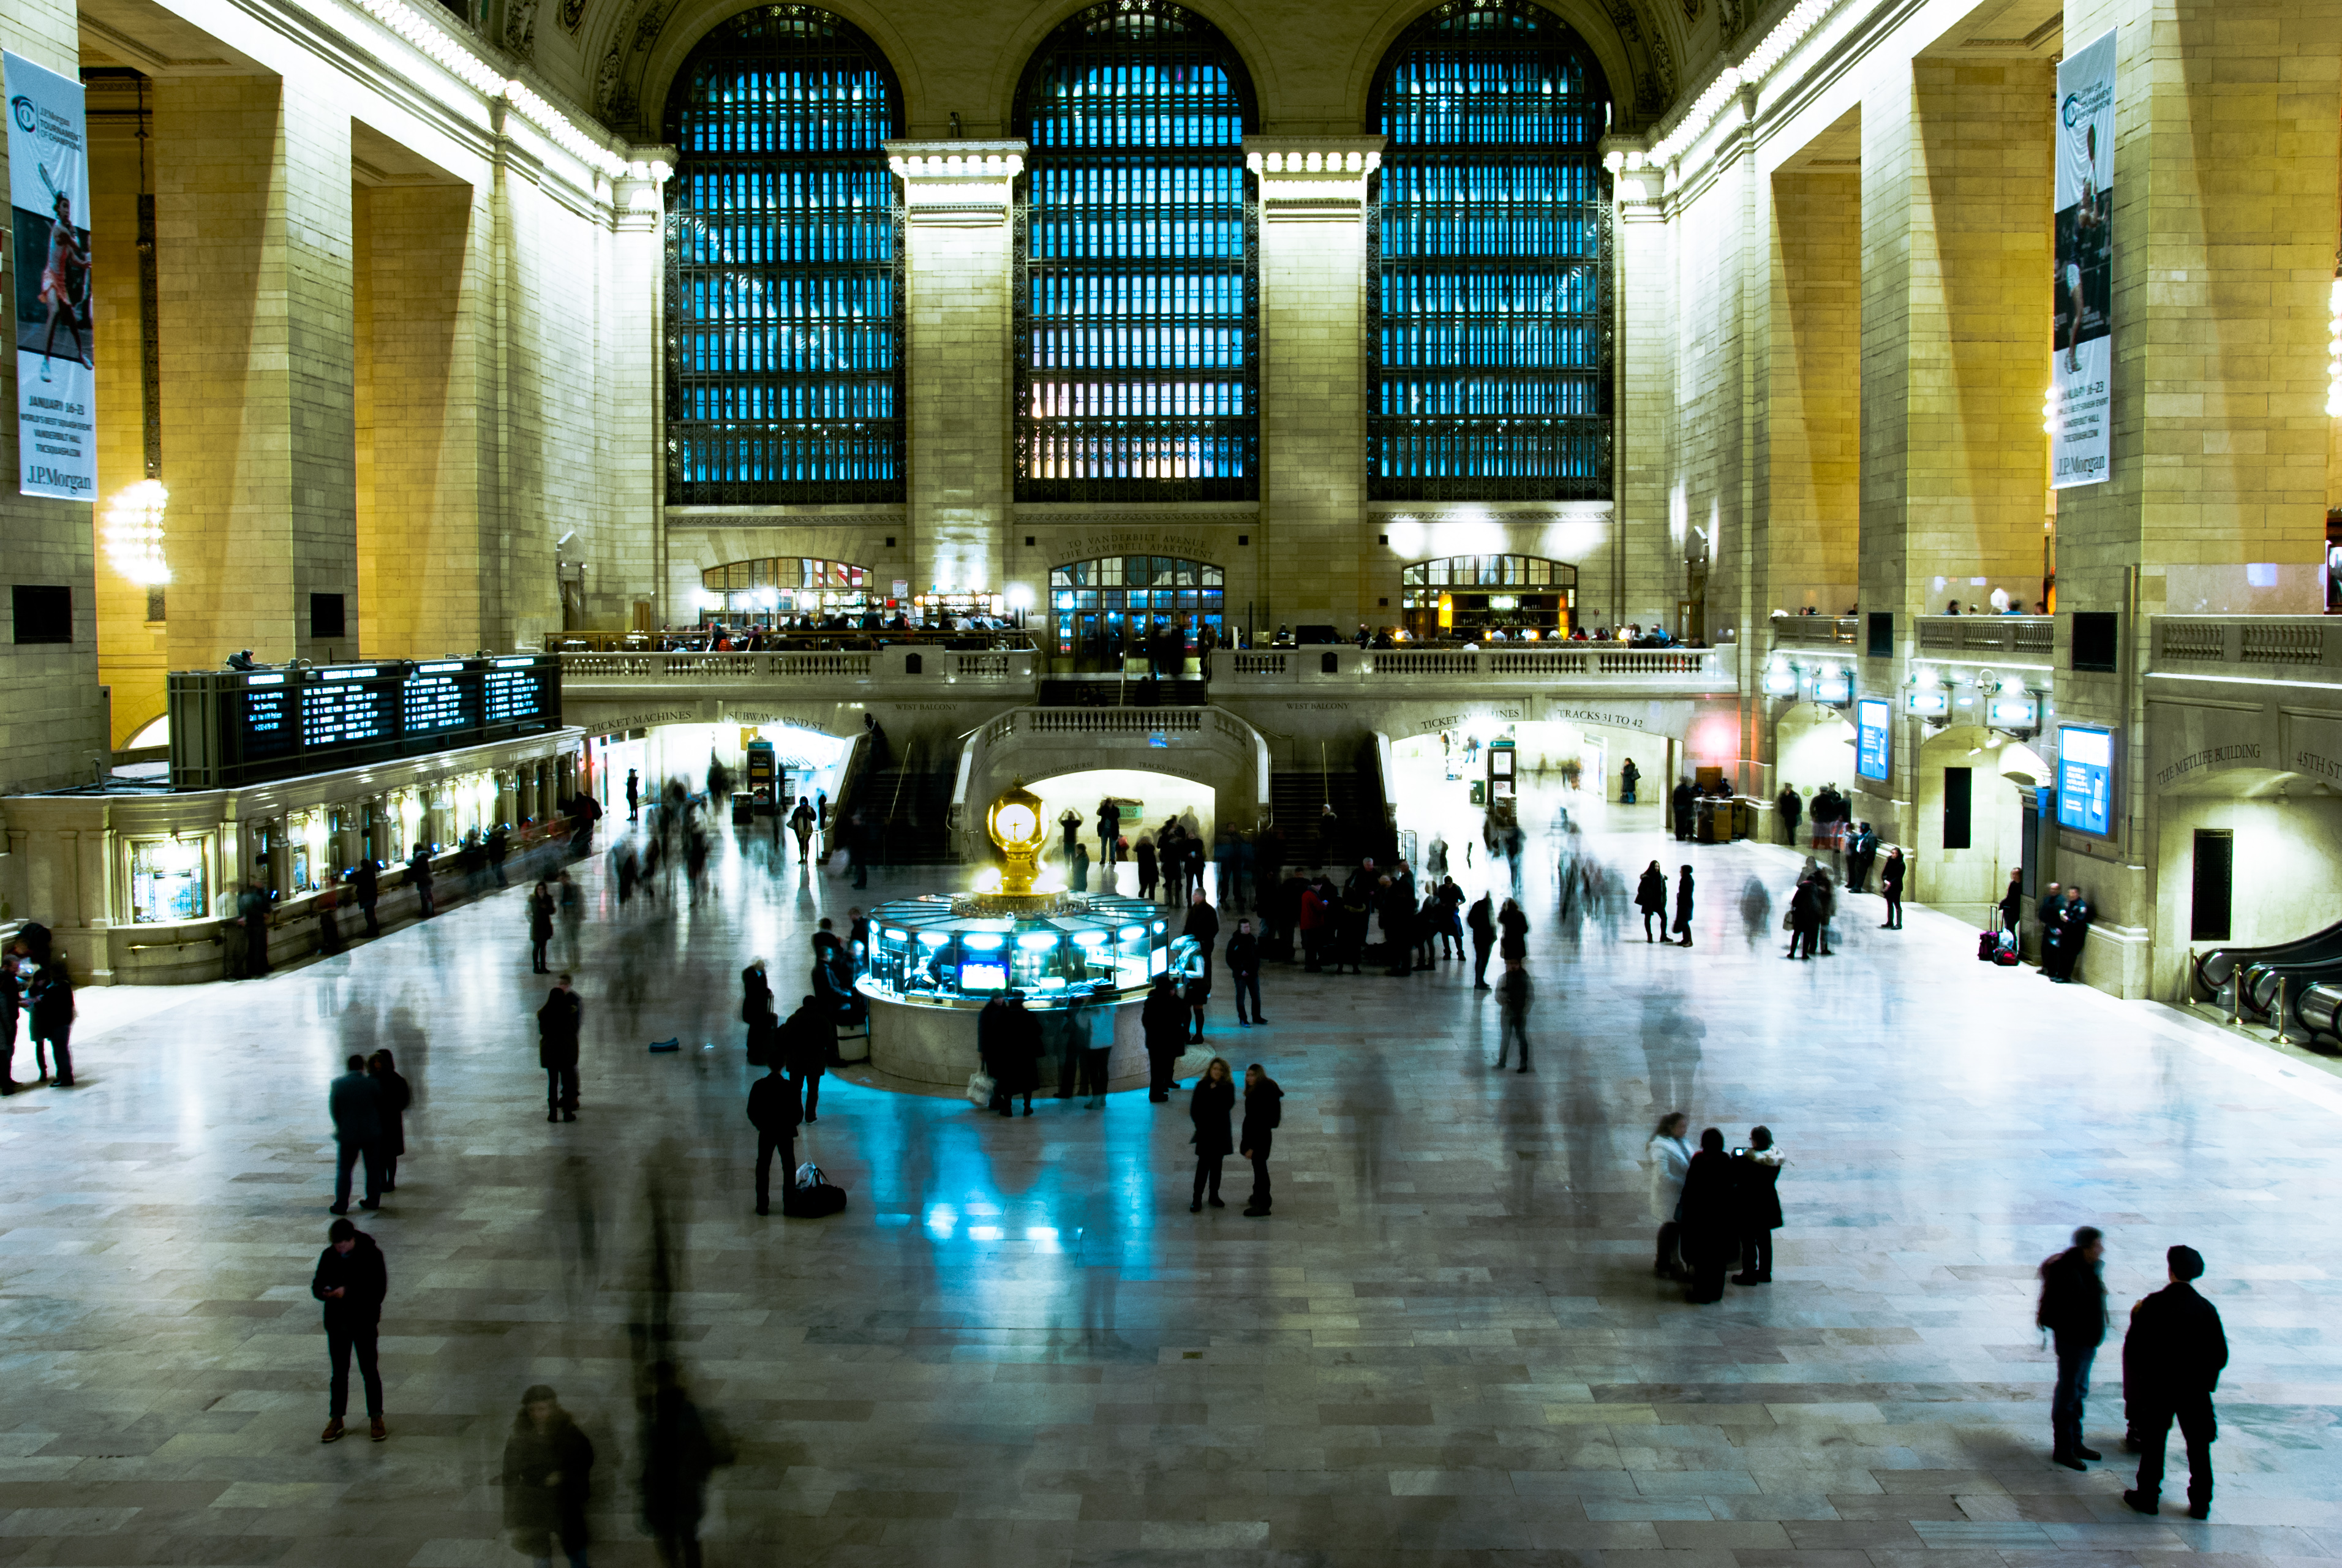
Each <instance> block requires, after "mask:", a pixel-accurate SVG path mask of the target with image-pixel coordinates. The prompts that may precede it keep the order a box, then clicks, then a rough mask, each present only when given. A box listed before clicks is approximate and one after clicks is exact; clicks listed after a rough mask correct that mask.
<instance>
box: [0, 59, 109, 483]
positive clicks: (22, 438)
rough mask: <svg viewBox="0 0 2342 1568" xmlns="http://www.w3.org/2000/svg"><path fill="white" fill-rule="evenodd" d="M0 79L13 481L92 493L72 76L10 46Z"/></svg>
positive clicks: (86, 304)
mask: <svg viewBox="0 0 2342 1568" xmlns="http://www.w3.org/2000/svg"><path fill="white" fill-rule="evenodd" d="M0 81H5V86H4V87H0V91H5V93H6V95H7V98H8V121H7V125H8V206H9V214H8V216H9V245H10V255H9V276H10V281H11V282H12V283H13V284H14V285H15V287H14V288H13V289H12V290H11V292H10V304H11V305H14V306H15V309H14V310H12V311H11V312H10V317H11V320H12V321H13V323H14V325H15V329H16V330H15V337H16V451H17V454H18V463H17V473H16V487H17V488H18V489H19V490H21V491H22V492H23V493H24V494H27V495H45V496H51V497H54V498H55V499H58V500H62V501H88V500H92V499H94V498H95V495H96V493H97V414H96V407H97V398H96V390H97V387H96V383H97V373H96V371H95V369H93V368H92V367H93V366H94V365H95V364H96V363H97V340H96V337H95V335H94V334H93V333H92V331H91V329H90V300H91V289H90V276H89V124H88V120H87V118H86V116H85V115H84V113H83V111H82V92H81V84H80V83H79V82H76V81H75V80H73V79H72V78H71V77H69V76H60V75H57V74H56V73H55V71H51V70H47V69H45V68H44V67H42V66H39V65H34V64H33V63H32V62H31V61H30V60H27V59H25V58H23V57H21V56H19V55H6V56H5V60H0Z"/></svg>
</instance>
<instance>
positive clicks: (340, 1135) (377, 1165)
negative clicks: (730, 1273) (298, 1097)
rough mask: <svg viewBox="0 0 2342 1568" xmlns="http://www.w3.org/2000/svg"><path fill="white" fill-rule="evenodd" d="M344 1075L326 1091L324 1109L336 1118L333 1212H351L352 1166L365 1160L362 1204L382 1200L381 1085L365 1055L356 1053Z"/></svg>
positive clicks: (374, 1205)
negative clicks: (373, 1074) (371, 1073)
mask: <svg viewBox="0 0 2342 1568" xmlns="http://www.w3.org/2000/svg"><path fill="white" fill-rule="evenodd" d="M344 1069H345V1070H344V1072H343V1074H342V1075H341V1076H340V1077H338V1078H336V1079H335V1080H334V1081H333V1083H332V1084H331V1085H330V1086H329V1087H328V1088H327V1089H326V1091H325V1110H326V1113H327V1114H329V1115H331V1116H332V1117H333V1119H334V1154H335V1161H334V1207H333V1213H337V1214H346V1213H349V1212H350V1167H352V1166H353V1165H355V1164H358V1163H359V1162H360V1161H364V1162H365V1198H364V1199H362V1200H361V1201H360V1203H359V1206H360V1207H361V1208H368V1209H372V1208H377V1207H379V1206H381V1203H382V1159H381V1156H380V1154H378V1153H377V1150H378V1148H379V1146H380V1144H381V1143H382V1088H381V1085H379V1084H376V1083H375V1081H374V1079H373V1077H372V1076H370V1075H369V1074H367V1072H366V1064H365V1057H363V1056H353V1057H351V1058H350V1059H349V1060H348V1061H347V1062H346V1063H345V1064H344Z"/></svg>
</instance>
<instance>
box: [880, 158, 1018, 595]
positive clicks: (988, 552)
mask: <svg viewBox="0 0 2342 1568" xmlns="http://www.w3.org/2000/svg"><path fill="white" fill-rule="evenodd" d="M1025 152H1026V144H1025V143H1023V142H1021V141H1001V142H888V143H887V144H886V155H887V158H888V160H889V161H890V163H891V165H892V166H893V168H894V171H895V173H896V174H897V175H900V176H902V180H903V195H904V203H905V222H904V245H905V247H906V255H905V256H904V258H903V260H904V267H903V275H904V288H905V290H906V298H905V301H904V305H905V310H904V316H905V320H906V322H907V324H908V330H907V334H906V336H907V341H906V344H905V345H904V352H905V354H906V356H907V363H906V375H905V376H904V387H905V396H906V399H907V400H908V404H909V406H908V407H907V409H906V411H905V412H906V414H907V416H908V417H907V423H906V441H905V444H906V448H907V451H906V463H907V464H908V468H909V474H908V478H909V483H908V485H907V487H906V488H907V493H908V497H909V513H908V515H909V523H908V527H909V529H910V537H909V538H908V539H907V540H906V541H905V542H904V546H905V551H904V553H905V554H907V555H908V556H909V557H910V561H911V592H912V593H914V594H924V593H926V592H927V590H928V589H929V588H931V587H941V588H945V589H973V588H986V589H991V590H994V591H998V590H999V589H1000V588H1001V587H1002V586H1003V585H1004V584H1005V582H1006V575H1007V569H1008V568H1007V560H1006V553H1005V551H1004V548H1003V545H1004V542H1005V540H1006V534H1007V526H1006V525H1007V521H1008V511H1009V505H1010V502H1011V499H1012V497H1013V496H1014V494H1015V487H1014V482H1013V475H1014V473H1015V466H1014V459H1013V455H1012V453H1011V449H1010V442H1011V439H1012V432H1013V429H1014V423H1013V417H1012V416H1013V412H1014V411H1013V409H1012V408H1011V406H1010V398H1011V396H1012V389H1013V388H1014V386H1015V385H1016V375H1015V370H1014V365H1013V364H1012V362H1011V356H1010V347H1011V345H1010V342H1009V332H1010V325H1011V321H1012V319H1013V315H1014V313H1013V309H1012V303H1013V302H1012V299H1011V296H1010V294H1009V288H1010V283H1011V278H1012V276H1013V274H1014V270H1015V263H1016V255H1015V247H1016V230H1015V228H1014V226H1013V225H1011V224H1010V223H1009V221H1008V211H1009V204H1010V201H1011V198H1012V195H1013V194H1014V191H1015V188H1016V176H1017V175H1019V174H1020V173H1022V172H1023V170H1024V167H1025Z"/></svg>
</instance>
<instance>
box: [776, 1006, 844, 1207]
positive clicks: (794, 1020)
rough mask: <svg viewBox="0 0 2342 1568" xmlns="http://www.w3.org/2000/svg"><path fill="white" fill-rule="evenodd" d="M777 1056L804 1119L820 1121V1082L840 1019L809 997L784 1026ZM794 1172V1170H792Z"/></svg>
mask: <svg viewBox="0 0 2342 1568" xmlns="http://www.w3.org/2000/svg"><path fill="white" fill-rule="evenodd" d="M776 1044H778V1046H779V1047H780V1048H779V1050H777V1051H776V1052H775V1053H774V1054H775V1056H776V1059H777V1060H778V1061H779V1063H780V1064H781V1065H782V1066H783V1067H785V1068H786V1069H787V1070H788V1074H789V1084H790V1087H791V1088H792V1090H793V1091H794V1092H795V1093H796V1096H797V1101H798V1105H799V1107H800V1110H801V1112H802V1114H803V1117H804V1119H805V1120H806V1121H808V1122H817V1121H819V1120H820V1119H821V1080H822V1077H823V1075H824V1074H826V1073H827V1072H828V1071H829V1054H830V1053H831V1052H832V1051H834V1050H836V1048H837V1015H836V1013H835V1012H834V1011H832V1009H831V1008H830V1006H829V1004H827V1003H826V1002H824V1001H823V1000H822V999H821V998H820V997H819V996H808V997H806V999H805V1000H804V1001H803V1002H800V1003H798V1004H797V1010H796V1012H794V1013H792V1014H789V1016H788V1021H787V1022H786V1023H785V1024H782V1025H781V1031H780V1036H779V1039H778V1040H777V1042H776ZM792 1168H794V1167H792Z"/></svg>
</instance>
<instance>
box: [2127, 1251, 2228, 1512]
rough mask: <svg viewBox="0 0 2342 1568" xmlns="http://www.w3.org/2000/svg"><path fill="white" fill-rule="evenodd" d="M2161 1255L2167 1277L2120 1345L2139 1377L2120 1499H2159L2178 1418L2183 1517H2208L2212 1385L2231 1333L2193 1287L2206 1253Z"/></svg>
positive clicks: (2134, 1503)
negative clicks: (2128, 1471) (2129, 1472)
mask: <svg viewBox="0 0 2342 1568" xmlns="http://www.w3.org/2000/svg"><path fill="white" fill-rule="evenodd" d="M2163 1259H2164V1266H2165V1269H2166V1270H2167V1273H2168V1274H2169V1276H2170V1280H2171V1283H2169V1284H2167V1285H2166V1286H2164V1287H2163V1289H2161V1290H2159V1291H2157V1292H2156V1293H2154V1294H2153V1295H2151V1296H2148V1297H2147V1298H2146V1299H2145V1300H2143V1301H2141V1302H2140V1303H2138V1305H2137V1307H2136V1308H2134V1309H2132V1312H2131V1314H2130V1333H2129V1335H2128V1336H2127V1339H2126V1341H2125V1343H2124V1346H2123V1365H2124V1366H2125V1367H2126V1368H2131V1367H2136V1368H2137V1371H2138V1374H2139V1383H2140V1387H2139V1388H2138V1390H2137V1392H2136V1393H2133V1392H2132V1391H2130V1390H2129V1389H2128V1388H2126V1389H2125V1391H2124V1392H2125V1393H2126V1395H2127V1397H2129V1398H2131V1399H2134V1400H2136V1401H2137V1403H2138V1406H2139V1415H2138V1422H2137V1427H2138V1442H2139V1454H2138V1483H2137V1487H2136V1488H2135V1489H2134V1490H2132V1491H2129V1492H2126V1493H2123V1501H2124V1502H2125V1503H2128V1504H2130V1506H2131V1507H2132V1508H2133V1509H2134V1510H2136V1511H2137V1512H2138V1513H2155V1512H2156V1511H2157V1508H2158V1507H2159V1506H2160V1503H2159V1499H2160V1497H2161V1495H2162V1492H2163V1453H2164V1448H2165V1446H2166V1444H2167V1443H2169V1442H2170V1439H2171V1423H2172V1422H2173V1421H2175V1420H2177V1422H2178V1423H2179V1435H2180V1438H2181V1440H2182V1441H2184V1442H2185V1443H2187V1517H2188V1518H2190V1519H2209V1518H2210V1517H2211V1516H2212V1443H2213V1440H2214V1439H2216V1438H2217V1437H2218V1436H2219V1434H2220V1433H2219V1426H2218V1423H2217V1421H2216V1419H2215V1418H2214V1415H2213V1413H2212V1393H2213V1391H2214V1390H2215V1389H2217V1388H2218V1387H2219V1386H2220V1373H2221V1372H2222V1371H2223V1370H2225V1369H2226V1368H2227V1364H2228V1336H2227V1333H2225V1332H2224V1331H2223V1330H2222V1328H2221V1326H2220V1312H2219V1309H2218V1308H2217V1307H2215V1306H2214V1305H2213V1304H2212V1303H2210V1302H2207V1301H2206V1300H2205V1299H2204V1298H2203V1297H2202V1296H2200V1295H2198V1294H2197V1292H2196V1282H2197V1280H2199V1279H2201V1278H2203V1277H2204V1257H2203V1254H2202V1253H2198V1252H2197V1250H2196V1249H2195V1248H2194V1247H2186V1246H2180V1247H2173V1248H2172V1249H2171V1250H2170V1251H2168V1252H2167V1253H2164V1254H2163ZM2126 1375H2128V1374H2127V1373H2126Z"/></svg>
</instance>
